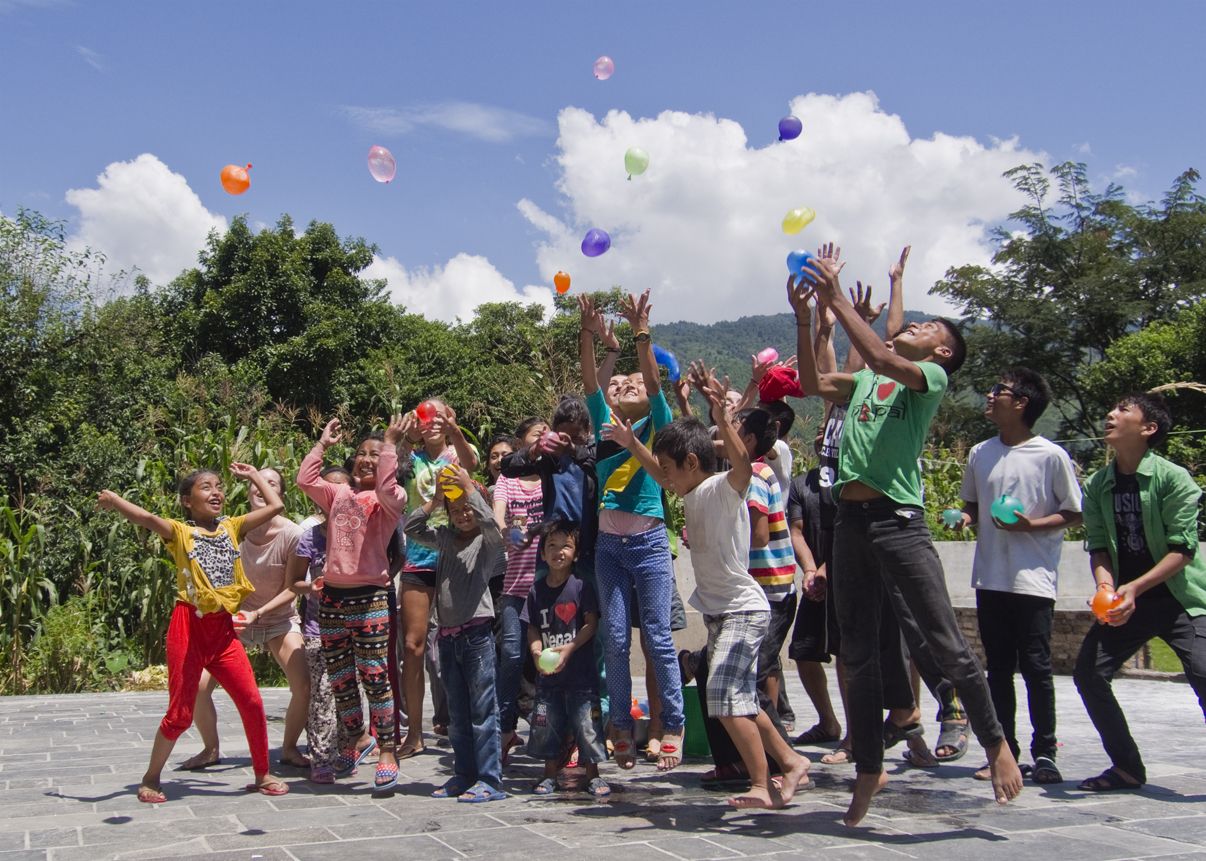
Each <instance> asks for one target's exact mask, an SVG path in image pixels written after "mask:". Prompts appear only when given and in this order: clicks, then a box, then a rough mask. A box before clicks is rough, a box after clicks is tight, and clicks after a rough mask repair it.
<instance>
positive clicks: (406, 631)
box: [398, 398, 478, 759]
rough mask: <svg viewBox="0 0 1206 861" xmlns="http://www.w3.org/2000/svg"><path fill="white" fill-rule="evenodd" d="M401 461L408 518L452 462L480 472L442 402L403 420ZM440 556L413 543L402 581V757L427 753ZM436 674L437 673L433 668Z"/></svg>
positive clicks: (440, 519) (437, 518)
mask: <svg viewBox="0 0 1206 861" xmlns="http://www.w3.org/2000/svg"><path fill="white" fill-rule="evenodd" d="M398 457H399V460H400V462H401V464H402V475H403V476H404V478H405V484H406V495H407V499H408V500H409V511H408V512H407V515H408V516H412V515H414V513H415V512H416V511H418V510H419V508H420V507H421V506H422V505H423V504H424V503H426V502H428V501H430V500H431V499H432V498H433V497H434V496H435V491H436V477H437V474H438V473H439V471H440V470H441V469H443V468H444V467H445V466H448V465H449V464H454V465H458V466H461V467H464V468H465V469H466V470H468V471H470V472H473V471H474V470H476V469H477V465H478V454H477V450H476V449H475V448H474V447H473V446H472V445H470V444H469V441H468V440H467V439H465V435H464V434H463V433H462V432H461V429H460V427H459V426H458V425H457V423H456V413H455V412H453V410H452V408H451V407H450V406H448V405H447V404H446V403H444V402H443V401H441V400H439V399H438V398H429V399H428V400H425V401H423V402H422V403H421V404H419V405H418V406H417V407H415V409H414V410H412V411H411V412H409V413H407V414H406V415H405V416H403V417H402V441H401V443H400V445H399V447H398ZM432 516H433V518H434V519H433V521H432V525H433V526H441V525H443V524H444V523H446V522H447V521H446V520H445V518H444V513H443V509H438V510H436V512H435V513H434V514H433V515H432ZM438 562H439V552H438V551H437V550H436V548H434V547H430V546H426V545H422V544H416V543H415V542H413V541H411V542H407V546H406V564H405V565H404V566H403V568H402V576H401V577H400V578H399V589H400V602H399V603H400V604H401V607H400V612H401V619H402V639H403V644H404V648H405V651H404V652H403V658H402V700H403V702H404V703H405V704H406V712H407V714H408V715H409V716H410V723H409V725H408V727H407V732H406V738H405V739H403V741H402V746H401V747H400V748H399V749H398V758H399V759H406V758H408V757H411V756H414V755H415V754H417V753H421V752H422V751H423V747H424V745H423V686H424V677H423V663H424V660H425V657H426V655H427V623H428V620H429V619H430V618H431V605H432V601H433V600H434V598H435V585H436V566H437V564H438ZM432 672H433V673H434V672H436V670H435V669H434V668H433V669H432Z"/></svg>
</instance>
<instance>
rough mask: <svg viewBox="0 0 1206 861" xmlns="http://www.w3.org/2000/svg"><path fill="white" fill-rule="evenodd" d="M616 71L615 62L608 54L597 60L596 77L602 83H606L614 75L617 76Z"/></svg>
mask: <svg viewBox="0 0 1206 861" xmlns="http://www.w3.org/2000/svg"><path fill="white" fill-rule="evenodd" d="M615 71H616V64H615V62H614V61H613V60H612V59H611V57H609V56H607V55H606V54H604V55H603V56H602V57H600V58H599V59H597V60H595V77H596V78H598V79H599V80H600V81H606V80H607V79H608V78H610V77H611V76H612V75H613V74H615Z"/></svg>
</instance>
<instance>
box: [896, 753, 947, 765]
mask: <svg viewBox="0 0 1206 861" xmlns="http://www.w3.org/2000/svg"><path fill="white" fill-rule="evenodd" d="M924 755H925V756H928V757H929V759H928V760H923V759H922V756H923V754H921V753H920V752H914V751H911V750H906V751H905V752H904V753H903V754H902V755H901V757H900V758H901V759H903V760H904V761H905V762H907V763H908V764H909V765H911V766H913V768H937V767H938V766H939V765H941V764H942V763H940V762H939V761H938V758H937V757H936V756H934V755H933V754H932V753H930V752H929V751H928V750H927V751H926V752H925V754H924Z"/></svg>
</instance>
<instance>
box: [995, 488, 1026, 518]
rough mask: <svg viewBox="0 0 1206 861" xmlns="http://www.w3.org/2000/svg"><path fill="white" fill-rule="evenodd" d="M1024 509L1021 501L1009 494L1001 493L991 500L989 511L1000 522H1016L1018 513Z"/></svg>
mask: <svg viewBox="0 0 1206 861" xmlns="http://www.w3.org/2000/svg"><path fill="white" fill-rule="evenodd" d="M1023 510H1024V506H1023V505H1022V503H1021V501H1020V500H1018V499H1016V498H1015V497H1012V496H1010V495H1009V494H1007V493H1006V494H1002V495H1001V496H999V497H997V498H996V499H994V500H993V501H992V505H991V506H990V507H989V512H990V513H991V514H992V516H993V517H995V518H996V519H997V520H999V521H1001V522H1002V523H1017V522H1018V514H1019V513H1020V512H1021V511H1023Z"/></svg>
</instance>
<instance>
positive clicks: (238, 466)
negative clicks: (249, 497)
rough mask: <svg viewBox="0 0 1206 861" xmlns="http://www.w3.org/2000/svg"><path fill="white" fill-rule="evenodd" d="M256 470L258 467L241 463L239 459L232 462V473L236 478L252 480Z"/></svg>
mask: <svg viewBox="0 0 1206 861" xmlns="http://www.w3.org/2000/svg"><path fill="white" fill-rule="evenodd" d="M256 472H257V470H256V468H255V467H254V466H252V465H251V464H249V463H240V462H239V461H237V460H232V461H231V462H230V474H231V475H233V476H234V477H235V478H241V479H243V481H251V477H252V476H253V475H255V474H256Z"/></svg>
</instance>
